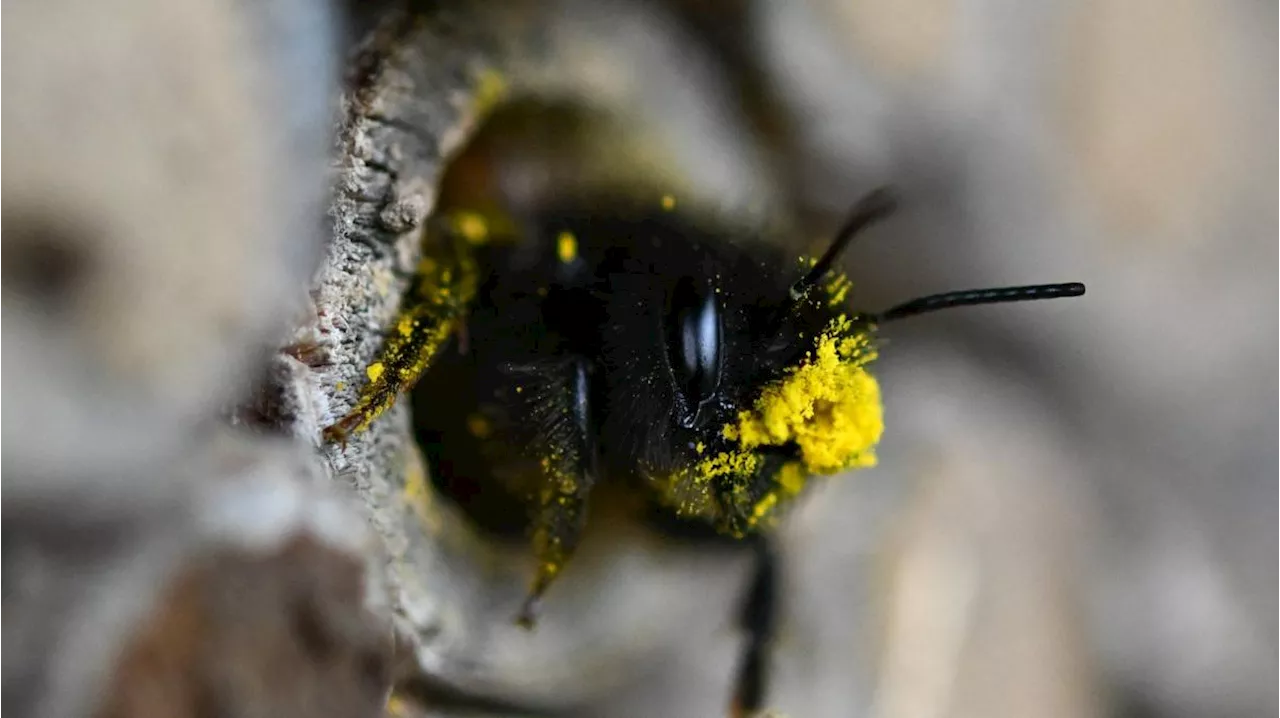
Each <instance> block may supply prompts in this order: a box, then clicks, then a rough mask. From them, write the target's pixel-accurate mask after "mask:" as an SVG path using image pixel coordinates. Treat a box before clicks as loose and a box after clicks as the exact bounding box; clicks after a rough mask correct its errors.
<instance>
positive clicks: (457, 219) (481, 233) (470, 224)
mask: <svg viewBox="0 0 1280 718" xmlns="http://www.w3.org/2000/svg"><path fill="white" fill-rule="evenodd" d="M452 224H453V230H454V231H455V232H457V233H458V234H459V235H460V236H461V237H462V238H463V239H465V240H467V241H468V242H470V243H472V244H484V243H485V242H487V241H489V223H488V222H487V221H486V220H485V218H484V217H482V216H481V215H479V214H477V213H475V212H458V213H457V214H455V215H454V216H453V222H452Z"/></svg>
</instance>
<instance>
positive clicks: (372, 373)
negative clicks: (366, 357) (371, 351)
mask: <svg viewBox="0 0 1280 718" xmlns="http://www.w3.org/2000/svg"><path fill="white" fill-rule="evenodd" d="M384 371H386V367H384V366H382V362H380V361H376V362H374V363H372V364H370V365H369V367H368V368H367V369H365V370H364V374H365V376H367V377H369V381H377V380H378V377H380V376H382V372H384Z"/></svg>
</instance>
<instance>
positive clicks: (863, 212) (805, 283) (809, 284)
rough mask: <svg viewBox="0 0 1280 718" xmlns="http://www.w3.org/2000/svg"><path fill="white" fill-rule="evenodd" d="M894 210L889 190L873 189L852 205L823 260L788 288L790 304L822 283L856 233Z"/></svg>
mask: <svg viewBox="0 0 1280 718" xmlns="http://www.w3.org/2000/svg"><path fill="white" fill-rule="evenodd" d="M897 208H898V197H897V195H896V194H895V193H894V192H893V190H892V189H889V188H888V187H881V188H880V189H877V190H873V191H872V192H871V193H870V194H868V195H867V196H865V197H863V198H862V199H861V200H859V201H858V204H856V205H854V207H853V211H852V212H850V213H849V219H847V220H845V223H844V226H843V227H841V228H840V231H839V232H838V233H836V238H835V240H834V241H832V242H831V246H830V247H828V248H827V251H826V252H823V254H822V257H821V258H819V259H818V261H817V262H816V263H814V265H813V267H812V268H810V269H809V271H808V273H807V274H805V275H804V276H803V277H801V278H800V280H799V281H797V282H796V283H795V284H793V285H791V301H793V302H795V301H799V300H800V298H801V297H803V296H804V295H805V294H806V293H807V292H808V291H809V290H810V289H811V288H813V286H814V285H816V284H817V283H818V282H819V281H821V280H822V277H823V276H824V275H825V274H826V273H827V272H829V271H831V265H832V264H834V263H835V261H836V259H837V258H839V256H840V254H841V253H842V252H844V250H845V248H846V247H848V246H849V242H851V241H853V238H854V237H856V236H858V233H859V232H861V231H862V230H864V229H866V228H867V227H869V226H870V225H872V224H875V223H876V222H879V221H880V220H882V219H884V218H885V217H888V216H889V215H891V214H893V211H894V210H895V209H897Z"/></svg>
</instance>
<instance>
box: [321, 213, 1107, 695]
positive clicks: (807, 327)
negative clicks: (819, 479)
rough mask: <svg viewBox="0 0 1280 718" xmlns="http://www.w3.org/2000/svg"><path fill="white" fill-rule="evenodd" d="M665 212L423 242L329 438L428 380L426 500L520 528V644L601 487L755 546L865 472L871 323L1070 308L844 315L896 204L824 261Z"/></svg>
mask: <svg viewBox="0 0 1280 718" xmlns="http://www.w3.org/2000/svg"><path fill="white" fill-rule="evenodd" d="M673 205H674V202H673V201H672V200H671V198H669V197H668V198H664V199H663V200H662V201H661V202H654V203H652V204H651V205H650V206H647V207H636V208H634V209H628V205H625V204H619V203H609V204H595V203H579V204H577V205H574V206H571V207H560V208H556V209H554V210H551V211H547V212H544V213H540V214H538V215H537V216H535V217H532V218H531V219H529V221H528V222H527V223H526V224H524V225H522V229H521V231H519V232H518V234H520V235H522V236H521V237H520V238H519V239H517V240H515V241H511V242H506V241H501V238H499V237H496V236H492V235H493V233H492V232H490V231H489V230H490V229H491V227H490V226H489V225H488V224H486V221H485V219H484V218H482V217H479V216H477V215H465V214H461V215H457V216H455V217H453V218H452V220H451V221H450V222H448V226H449V227H450V228H451V230H452V231H450V232H447V233H444V234H443V235H440V234H437V235H436V236H434V237H433V238H432V239H431V241H429V242H428V248H427V252H426V257H425V258H424V259H423V260H422V264H421V266H420V267H419V272H418V278H417V280H416V281H415V284H414V286H413V287H412V289H411V290H410V291H409V293H408V296H406V298H405V305H404V309H403V311H402V313H401V318H400V321H399V323H398V326H397V328H396V330H395V331H393V332H392V336H391V338H390V339H389V340H388V342H387V344H386V347H385V348H384V350H383V354H382V356H381V357H380V358H379V359H378V361H377V362H375V363H374V364H373V365H371V366H370V367H369V370H368V374H369V377H370V379H371V382H370V384H369V385H368V386H366V387H365V388H364V390H363V393H362V394H361V399H360V401H359V403H358V405H357V406H356V407H355V408H353V409H352V410H351V412H350V413H349V414H348V415H347V416H345V417H344V418H343V419H342V420H340V421H339V422H338V423H337V424H335V425H334V426H333V427H330V429H329V430H328V431H327V432H326V435H327V436H328V438H330V439H331V440H338V439H342V438H343V437H345V436H346V435H347V434H348V433H350V432H353V431H358V430H360V429H362V428H363V427H365V426H367V425H368V423H369V422H370V421H372V420H373V419H374V418H376V417H377V415H378V414H379V413H381V412H382V411H383V410H385V409H386V408H387V407H389V406H390V405H391V403H392V402H393V401H395V399H396V397H397V396H398V394H399V393H401V392H402V391H405V390H407V389H409V388H410V387H413V386H414V385H415V384H416V383H418V380H419V378H421V379H422V382H421V384H420V385H419V386H418V388H417V390H415V392H414V401H415V408H416V411H415V426H416V427H417V431H418V434H419V438H420V441H421V443H422V445H423V449H424V451H425V453H426V454H427V457H428V460H429V462H430V466H431V469H432V474H433V480H434V481H436V482H437V485H439V486H441V487H443V488H444V490H445V491H446V492H447V493H448V494H449V495H450V496H453V497H454V498H455V499H457V500H459V502H461V503H463V504H464V505H470V506H472V507H473V508H475V509H476V511H474V512H473V515H474V516H479V517H483V516H490V517H499V519H501V518H506V519H508V520H509V518H510V516H512V515H513V512H515V513H516V515H520V512H529V515H530V520H529V525H530V527H531V532H532V537H533V551H534V553H535V555H536V557H537V562H538V568H537V571H536V573H535V577H534V580H533V585H532V587H531V588H530V591H529V594H528V598H527V600H526V601H525V603H524V606H523V608H522V610H521V611H520V613H519V616H518V620H519V621H520V622H521V623H522V624H524V625H526V626H532V625H533V623H534V621H535V616H536V610H537V606H538V602H539V600H540V599H541V597H542V595H543V594H544V592H545V591H546V590H547V588H548V586H550V585H551V583H552V582H553V581H554V580H555V578H556V577H557V576H558V575H559V574H560V572H561V571H562V570H563V569H564V567H565V565H566V563H567V562H568V561H569V559H570V557H571V556H572V554H573V551H574V548H575V546H576V545H577V543H578V538H579V536H580V534H581V531H582V528H583V524H584V521H585V520H586V516H587V508H588V503H589V500H590V495H591V491H592V488H593V487H595V486H596V485H597V484H598V483H600V482H602V481H608V482H625V483H629V484H631V485H633V486H635V487H638V488H639V489H640V490H641V491H643V492H645V494H646V495H647V496H648V497H649V498H650V499H651V501H652V502H653V503H654V504H655V505H656V506H658V507H660V508H661V509H663V510H665V511H666V512H668V513H671V514H674V515H675V516H677V517H679V518H681V519H686V520H689V521H693V522H697V523H700V524H705V525H708V526H710V527H712V528H713V529H714V530H715V531H716V532H718V533H720V534H723V535H726V536H729V537H732V538H737V539H754V538H755V537H758V536H760V535H762V532H763V530H764V529H765V528H766V527H768V526H769V525H771V524H772V523H773V521H774V520H775V518H776V517H777V516H778V514H779V512H780V511H781V510H782V509H783V508H784V507H785V506H786V505H787V504H788V503H790V502H791V501H792V500H794V499H795V498H796V497H797V496H798V495H800V494H801V493H802V491H803V489H804V486H805V484H806V482H807V481H808V480H809V478H810V477H812V476H814V475H820V474H832V473H836V472H840V471H844V470H848V469H851V468H856V467H864V466H870V465H872V464H874V463H875V447H876V444H877V442H878V441H879V439H880V435H881V431H882V428H883V424H882V420H881V403H880V391H879V387H878V385H877V383H876V380H875V378H874V376H873V375H872V374H871V373H870V371H869V366H870V364H871V363H872V362H873V361H874V360H875V358H876V341H875V337H876V331H877V327H878V326H879V325H881V324H883V323H884V322H887V321H893V320H896V319H900V318H903V317H907V316H912V315H915V314H920V313H924V312H930V311H934V310H938V309H944V308H948V307H955V306H960V305H968V304H987V303H994V302H1009V301H1021V300H1030V299H1046V298H1051V297H1064V296H1078V295H1080V294H1083V293H1084V286H1083V285H1081V284H1051V285H1037V286H1026V287H1012V288H1004V289H984V290H976V291H965V292H953V293H947V294H939V295H935V296H929V297H924V298H920V299H916V300H913V301H910V302H907V303H905V304H901V305H899V306H896V307H894V308H892V309H889V310H888V311H884V312H863V311H857V310H854V309H853V308H852V307H851V305H850V303H849V296H848V295H849V292H850V283H849V280H848V278H847V277H846V276H845V275H844V274H843V273H842V272H840V271H839V270H838V269H836V267H835V261H836V259H837V258H838V257H839V255H840V254H841V252H842V251H843V250H844V248H845V247H846V246H847V245H848V243H849V242H850V240H851V239H852V238H853V237H854V236H855V235H856V234H857V233H858V232H859V231H860V230H861V229H862V228H864V227H866V226H867V225H868V224H871V223H872V222H875V221H877V220H880V219H882V218H884V217H885V216H886V215H888V214H889V213H890V212H891V211H892V209H893V206H894V200H893V198H892V196H891V194H890V193H889V192H887V191H884V190H880V191H877V192H873V193H872V194H870V195H868V196H867V197H866V198H864V199H863V200H862V201H861V202H860V203H859V204H858V205H857V206H856V207H855V208H854V210H853V212H852V214H851V216H850V218H849V220H848V221H847V223H846V224H845V226H844V227H843V229H842V230H841V231H840V232H839V234H838V235H837V236H836V238H835V240H834V241H833V242H832V244H831V246H830V247H829V248H828V249H827V250H826V252H825V253H824V254H823V255H822V256H821V257H819V258H817V259H816V260H802V259H799V258H797V257H795V256H789V255H787V254H786V253H785V252H783V251H782V250H781V249H778V248H776V247H774V246H772V245H769V244H767V243H765V242H763V241H761V240H752V239H751V238H737V239H734V240H732V241H731V240H729V239H727V238H725V237H724V236H722V235H721V234H718V233H716V232H713V231H708V230H705V229H703V228H700V227H699V226H698V224H697V223H696V222H694V221H692V220H690V219H689V218H687V217H682V216H681V215H680V214H678V213H677V212H675V211H674V207H673ZM600 207H607V211H606V210H602V209H599V208H600ZM428 368H429V369H430V371H427V370H428ZM753 543H754V545H756V546H758V547H759V550H760V556H761V561H760V569H759V576H758V577H757V580H756V581H755V582H754V583H755V588H754V589H753V590H752V595H751V596H750V597H749V599H748V600H747V602H746V605H745V607H744V609H743V620H744V621H745V622H746V623H747V624H748V628H750V629H752V631H753V634H754V638H753V639H752V641H751V642H750V645H751V646H752V648H751V652H750V653H749V656H748V660H747V664H746V668H745V669H744V671H745V672H744V675H743V679H742V682H741V685H740V686H739V689H738V696H737V697H736V699H737V703H738V704H739V706H740V707H741V708H742V709H747V710H750V709H753V708H755V707H757V706H758V705H759V703H760V695H759V694H760V693H761V691H762V690H763V679H762V677H761V675H760V673H761V660H762V658H761V651H762V650H763V649H762V647H763V645H764V642H765V641H766V640H767V637H768V636H767V634H768V633H769V631H770V630H771V626H772V623H773V616H772V613H773V612H772V603H773V601H772V600H771V599H770V595H771V593H772V591H773V590H774V589H773V580H772V576H773V573H774V571H775V569H774V566H773V563H772V561H771V560H770V559H769V557H770V556H771V552H770V551H769V549H768V547H767V544H766V543H765V542H764V541H761V540H754V541H753Z"/></svg>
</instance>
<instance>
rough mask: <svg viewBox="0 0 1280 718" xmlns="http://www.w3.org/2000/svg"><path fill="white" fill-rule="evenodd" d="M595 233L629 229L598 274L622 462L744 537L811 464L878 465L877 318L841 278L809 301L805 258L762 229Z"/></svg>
mask: <svg viewBox="0 0 1280 718" xmlns="http://www.w3.org/2000/svg"><path fill="white" fill-rule="evenodd" d="M593 229H594V230H595V232H596V233H595V235H594V236H595V237H596V238H597V239H601V238H602V237H609V236H612V237H616V238H617V243H616V245H615V246H614V250H613V252H612V254H613V256H614V257H615V259H614V260H610V259H605V261H604V262H603V263H602V266H603V269H602V270H601V271H600V272H599V273H598V275H597V276H596V278H595V279H596V281H597V282H598V286H600V287H601V291H600V293H599V295H598V296H600V297H601V301H602V303H603V306H604V307H605V311H604V316H605V320H604V321H603V324H602V327H601V332H600V347H599V349H600V353H601V356H602V362H601V364H602V366H604V367H606V368H607V372H606V374H607V376H606V378H605V382H604V384H605V389H604V392H603V396H602V398H601V401H600V402H599V404H600V405H601V406H602V407H604V411H603V415H602V422H601V432H600V440H601V448H602V452H603V455H604V458H605V460H606V462H608V463H609V464H610V466H609V469H610V470H611V472H616V473H620V474H629V475H633V476H638V477H639V478H641V479H642V480H643V481H645V482H646V483H648V484H650V485H652V486H654V487H656V488H657V493H658V496H659V499H660V501H661V502H662V503H664V504H665V505H667V506H668V507H669V508H671V509H674V510H675V512H676V513H677V514H679V515H682V516H686V517H690V518H696V519H701V520H704V521H707V522H710V523H712V524H713V525H715V526H717V527H718V528H720V529H722V530H723V531H725V532H727V533H730V534H734V535H740V534H745V533H749V532H751V531H753V530H756V529H757V528H760V527H763V525H765V524H767V522H768V520H769V519H771V518H772V517H773V515H774V513H775V511H776V509H777V508H780V507H781V506H782V505H783V504H785V503H786V500H788V499H790V498H792V497H793V496H795V495H796V494H798V493H799V492H800V491H801V489H802V488H803V486H804V483H805V481H806V480H807V477H808V476H809V475H811V474H814V473H834V472H836V471H840V470H842V469H845V468H850V467H854V466H866V465H869V464H870V463H873V461H874V455H873V453H872V448H873V447H874V445H875V443H876V441H878V439H879V436H880V430H881V424H880V408H879V391H878V388H877V386H876V384H875V381H874V379H872V378H871V375H870V374H869V373H868V372H867V370H866V368H865V367H866V364H867V363H868V362H870V361H871V360H872V359H873V358H874V351H873V349H872V343H871V333H870V329H871V325H870V323H869V322H866V321H861V320H857V319H855V318H852V317H851V316H850V314H849V310H848V309H847V308H846V306H845V301H846V299H847V297H846V295H847V291H848V281H847V279H845V278H844V277H843V275H838V276H835V277H833V278H831V279H829V280H828V281H826V282H824V283H823V284H822V285H820V286H818V287H815V289H814V291H813V292H812V293H811V294H812V295H811V296H804V297H802V298H800V299H798V300H797V299H795V298H793V297H791V296H790V294H789V289H790V288H791V287H792V285H794V284H795V282H796V281H797V280H798V279H799V278H800V277H801V276H802V275H803V272H804V270H805V269H807V268H808V265H807V264H802V263H797V261H796V258H795V257H790V258H789V257H787V256H786V255H784V254H782V253H781V252H780V251H778V250H776V249H773V248H770V247H768V246H767V245H764V244H763V243H761V242H759V241H754V242H753V241H751V240H750V238H746V239H741V240H737V241H729V240H726V239H723V238H715V237H710V236H703V235H701V234H699V232H698V230H697V229H696V228H695V227H691V226H687V225H685V224H683V223H682V222H681V221H680V220H678V219H676V218H673V217H656V218H651V219H648V220H645V221H643V222H640V223H634V222H633V223H630V224H628V225H626V226H625V227H624V226H618V227H613V228H610V229H612V230H613V231H614V232H616V234H612V235H603V236H602V234H601V232H600V230H602V229H605V228H604V227H602V226H601V225H600V224H599V223H596V224H595V226H594V227H593ZM619 257H625V259H617V258H619Z"/></svg>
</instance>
